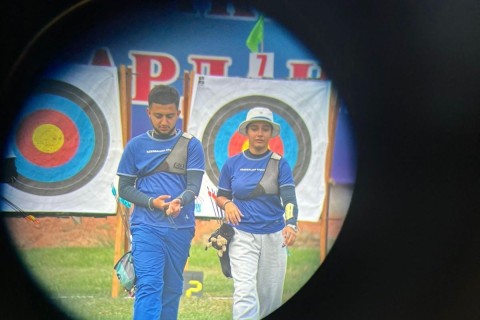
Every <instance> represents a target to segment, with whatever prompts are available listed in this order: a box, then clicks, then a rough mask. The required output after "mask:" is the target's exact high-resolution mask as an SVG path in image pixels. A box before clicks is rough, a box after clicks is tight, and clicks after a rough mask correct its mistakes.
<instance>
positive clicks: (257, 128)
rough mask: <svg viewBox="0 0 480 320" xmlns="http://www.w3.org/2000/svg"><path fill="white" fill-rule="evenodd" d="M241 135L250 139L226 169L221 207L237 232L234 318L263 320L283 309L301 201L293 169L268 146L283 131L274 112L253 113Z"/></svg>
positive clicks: (231, 250) (233, 254)
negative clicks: (283, 298) (288, 252)
mask: <svg viewBox="0 0 480 320" xmlns="http://www.w3.org/2000/svg"><path fill="white" fill-rule="evenodd" d="M238 131H239V133H240V134H242V135H245V136H248V149H247V150H245V151H243V152H241V153H239V154H237V155H234V156H232V157H231V158H229V159H228V160H227V161H226V163H225V165H224V166H223V168H222V170H221V173H220V178H219V182H218V193H217V204H218V205H219V206H220V207H221V208H223V209H224V211H225V220H226V222H227V223H228V224H230V225H232V226H233V227H234V231H235V235H234V236H233V239H232V240H231V241H230V246H229V257H230V266H231V274H232V278H233V281H234V294H233V319H260V318H263V317H265V316H267V315H268V314H269V313H271V312H273V311H274V310H275V309H277V308H278V307H280V306H281V304H282V294H283V284H284V280H285V274H286V267H287V251H286V250H287V248H286V247H287V246H290V245H293V244H294V242H295V239H296V233H297V216H298V209H297V200H296V195H295V183H294V180H293V176H292V171H291V169H290V166H289V165H288V163H287V161H286V160H285V159H284V158H283V157H281V156H280V155H278V154H277V153H275V152H272V151H271V150H269V147H268V143H269V141H270V139H271V138H273V137H275V136H277V135H278V134H279V132H280V126H279V125H278V124H277V123H275V122H274V121H273V114H272V112H271V111H270V110H269V109H267V108H263V107H255V108H253V109H251V110H250V111H249V112H248V113H247V119H246V120H245V121H244V122H242V123H241V124H240V126H239V128H238Z"/></svg>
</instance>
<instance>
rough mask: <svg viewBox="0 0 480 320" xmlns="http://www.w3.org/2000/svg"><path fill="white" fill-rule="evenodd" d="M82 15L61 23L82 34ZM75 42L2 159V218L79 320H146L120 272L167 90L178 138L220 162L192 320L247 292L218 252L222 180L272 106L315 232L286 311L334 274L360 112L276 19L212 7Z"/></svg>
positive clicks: (291, 259) (121, 21)
mask: <svg viewBox="0 0 480 320" xmlns="http://www.w3.org/2000/svg"><path fill="white" fill-rule="evenodd" d="M71 15H75V10H73V11H72V12H69V13H68V14H67V13H65V14H64V16H60V17H59V18H57V20H56V23H57V24H58V23H61V25H62V26H65V25H68V19H69V17H70V16H71ZM96 16H97V18H98V16H101V15H99V14H97V15H96ZM77 20H78V19H75V20H73V21H77ZM72 28H73V29H75V30H76V32H72V35H71V37H69V38H64V39H62V41H61V43H59V44H58V45H57V46H56V47H55V50H52V51H51V53H49V56H48V59H46V61H47V63H45V65H44V66H43V67H42V68H41V70H40V72H39V73H38V74H35V76H34V79H32V83H34V85H32V86H31V88H28V90H27V94H26V96H25V97H22V103H21V107H20V108H19V112H18V114H17V115H16V118H15V121H14V123H13V124H12V130H11V131H10V132H9V135H8V137H7V138H6V141H5V143H4V145H5V149H4V151H3V155H4V156H3V162H4V163H5V166H4V168H5V170H4V173H5V177H4V181H2V186H1V188H2V189H1V191H0V195H1V199H0V200H1V201H0V205H1V208H2V211H3V213H4V215H5V217H6V218H5V222H6V226H7V229H8V230H9V232H10V236H11V239H12V242H13V247H14V248H16V250H17V253H18V255H19V257H20V259H21V260H22V262H23V265H24V268H25V270H26V271H27V273H29V274H30V275H31V276H32V278H33V279H34V280H35V282H36V283H37V284H38V286H39V287H40V288H41V290H42V292H44V295H45V296H46V297H47V298H48V299H49V300H50V301H52V302H53V303H54V304H55V305H57V306H58V307H60V309H61V310H62V311H63V312H64V313H65V314H67V315H69V316H71V317H73V318H77V317H78V318H91V317H92V316H93V315H92V314H89V312H111V311H107V310H103V311H102V310H101V309H102V306H100V305H101V304H102V303H101V302H98V301H99V300H101V301H104V300H106V299H108V300H113V302H111V306H110V307H108V306H107V307H105V308H107V309H108V308H113V309H115V311H114V312H118V314H114V315H113V316H114V318H121V317H124V318H131V315H132V306H133V301H134V299H135V298H132V297H130V296H129V295H128V293H126V292H125V291H124V290H123V289H122V288H121V285H119V284H118V283H116V281H115V279H114V273H113V271H114V269H113V267H114V260H115V261H116V260H118V258H119V257H120V255H121V254H123V253H124V252H126V251H128V250H129V249H130V248H129V247H128V245H129V242H128V238H129V235H127V236H125V235H124V234H123V235H122V232H121V231H118V230H119V228H120V229H121V230H124V229H125V224H123V223H122V222H121V218H122V217H123V215H125V216H129V215H130V214H131V210H132V207H133V206H132V205H131V203H129V202H128V201H125V200H124V199H121V198H119V197H118V190H117V188H118V185H117V184H118V176H117V174H116V173H117V168H118V164H119V161H120V157H121V156H122V152H123V149H124V144H125V143H126V142H128V141H129V140H130V139H132V138H133V137H135V136H138V135H140V134H142V133H144V132H146V131H148V130H151V123H150V120H149V118H148V117H147V115H146V107H147V104H148V92H149V90H150V89H151V88H152V87H153V86H155V85H158V84H167V85H170V86H173V87H174V88H176V89H177V90H178V92H179V93H180V95H181V101H180V110H181V114H180V117H179V119H178V120H177V123H176V127H177V128H178V129H180V130H184V131H187V132H189V133H191V134H192V135H193V136H195V137H196V138H198V139H199V140H200V141H201V142H202V145H203V148H204V153H205V174H204V177H203V180H202V186H201V188H200V191H199V195H198V196H197V197H196V199H195V206H194V208H195V209H194V210H195V217H196V219H195V220H196V223H195V224H196V231H195V237H194V239H193V241H192V248H191V250H190V257H189V258H188V261H187V265H186V267H185V269H184V274H183V277H184V285H183V292H182V297H181V300H180V309H179V315H180V318H182V315H184V316H185V317H187V316H193V317H194V316H195V313H194V312H195V311H194V310H192V309H195V308H199V309H201V307H199V305H201V301H202V300H204V301H206V302H205V303H206V304H208V303H211V301H214V300H215V299H216V300H215V301H221V303H219V305H220V307H219V308H218V311H217V309H216V311H215V312H218V315H212V316H211V317H212V318H213V319H217V318H221V317H222V316H225V315H227V316H228V317H231V313H232V303H233V302H232V295H233V290H234V289H233V283H232V279H231V278H226V277H224V276H223V274H222V270H221V265H220V263H219V259H218V257H217V254H216V253H215V252H214V251H213V250H204V248H205V246H206V244H207V241H208V237H209V236H210V234H211V233H212V232H213V231H214V230H215V229H216V228H218V227H219V224H220V220H221V218H222V212H221V210H220V209H219V208H218V207H217V206H216V205H215V204H214V200H215V197H216V195H215V194H216V192H217V184H218V179H219V174H220V171H221V169H222V167H223V165H224V164H225V162H226V161H227V159H228V158H229V157H231V156H233V155H235V154H238V153H239V152H242V151H244V150H246V149H247V148H248V139H247V138H246V137H245V136H242V135H240V134H239V133H238V131H237V128H238V126H239V124H240V123H241V122H242V121H244V120H245V117H246V115H247V111H248V110H249V109H250V108H253V107H258V106H260V107H267V108H269V109H270V110H271V111H272V112H273V117H274V121H275V122H277V123H278V124H280V126H281V133H280V135H279V136H278V137H275V138H274V139H272V140H271V141H270V144H269V149H270V150H272V151H274V152H276V153H278V154H279V155H281V156H282V157H283V158H284V159H285V160H286V162H287V163H288V165H289V166H290V168H291V170H292V175H293V177H294V181H295V189H296V196H297V202H298V225H299V229H300V230H299V233H298V236H297V240H296V242H295V244H294V245H293V246H291V247H288V267H287V271H286V279H285V285H284V290H283V296H282V303H285V302H287V301H288V300H289V299H290V298H291V297H292V296H294V295H295V294H296V293H297V292H298V291H299V290H300V289H301V288H302V287H303V285H304V284H305V283H307V282H308V281H309V279H310V278H311V276H312V275H313V274H314V273H315V272H316V270H317V269H318V268H319V267H320V266H321V264H322V262H323V261H324V260H325V259H326V258H327V255H328V252H329V250H330V249H331V248H332V246H333V245H334V243H335V240H336V238H337V237H338V235H339V233H340V232H341V228H342V224H343V222H344V220H345V219H346V217H347V213H348V208H349V205H350V200H351V197H352V194H353V189H354V185H355V178H356V157H355V139H354V137H353V134H352V126H351V120H350V117H349V113H348V106H347V105H344V103H343V101H342V97H341V93H340V92H337V89H336V87H335V83H334V82H333V81H332V79H330V78H329V76H328V70H324V68H323V67H322V59H321V57H316V56H315V55H313V54H312V53H311V52H310V51H309V49H308V47H307V46H306V45H305V44H303V43H302V42H301V41H300V40H298V39H297V38H296V37H295V36H294V35H293V34H292V33H291V32H289V31H288V30H287V29H286V28H284V27H283V26H282V25H280V24H279V23H278V22H276V20H275V19H274V18H273V17H269V16H268V15H267V14H264V13H262V12H260V11H258V10H256V9H255V8H251V7H247V6H241V5H238V6H235V5H234V4H231V3H227V4H225V5H223V4H218V3H217V2H215V1H208V0H204V1H192V2H185V1H173V5H170V6H168V7H163V6H160V5H148V6H147V5H145V6H140V5H138V6H136V7H129V10H126V9H125V10H115V14H109V15H105V18H104V19H97V20H96V22H95V23H88V24H87V23H86V22H85V21H83V22H82V25H80V26H76V25H72ZM51 29H55V23H54V24H53V25H52V26H51ZM51 29H50V30H51ZM260 29H261V30H260ZM50 30H49V29H46V30H44V32H45V33H46V34H47V35H48V33H49V31H50ZM78 30H81V31H78ZM44 39H46V38H45V37H44V38H42V37H39V38H38V39H37V41H38V46H42V45H43V44H42V40H43V41H45V40H44ZM26 56H27V57H29V56H28V55H26ZM119 219H120V220H119ZM119 221H120V222H119ZM49 235H50V238H49ZM82 277H83V278H82ZM118 298H122V299H118ZM102 299H103V300H102ZM193 299H196V300H193ZM115 300H117V302H115ZM118 300H121V303H119V302H118ZM208 300H210V302H208ZM192 301H194V302H192ZM194 303H195V304H194ZM197 304H198V306H197ZM120 305H121V306H120ZM196 306H197V307H196ZM199 312H201V310H199ZM216 317H217V318H216Z"/></svg>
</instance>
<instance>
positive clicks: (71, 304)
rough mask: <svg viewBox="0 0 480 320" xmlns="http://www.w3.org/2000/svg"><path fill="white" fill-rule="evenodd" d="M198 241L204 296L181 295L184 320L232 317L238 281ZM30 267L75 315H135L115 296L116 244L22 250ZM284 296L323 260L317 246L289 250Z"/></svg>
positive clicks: (193, 264) (195, 254) (128, 301)
mask: <svg viewBox="0 0 480 320" xmlns="http://www.w3.org/2000/svg"><path fill="white" fill-rule="evenodd" d="M204 249H205V248H204V246H203V245H199V244H197V245H193V246H192V250H191V258H190V259H189V262H188V271H201V272H203V290H202V296H201V297H195V296H191V297H186V296H182V299H181V302H180V311H179V319H195V320H202V319H205V320H207V319H208V320H216V319H231V307H232V299H231V297H232V291H233V282H232V280H231V279H227V278H225V277H224V276H223V274H222V273H221V270H220V264H219V261H218V258H217V256H216V253H215V251H214V250H207V251H205V250H204ZM20 253H21V256H22V259H23V261H24V263H25V267H26V269H27V270H30V271H31V273H32V276H33V277H34V278H35V279H36V280H37V281H38V284H39V286H40V287H41V288H42V289H44V291H45V295H46V296H47V297H49V298H50V299H52V300H53V301H54V302H55V303H56V304H57V305H58V306H59V307H60V308H61V309H63V310H64V311H65V313H67V314H68V315H70V316H71V317H72V318H74V319H102V320H103V319H105V320H109V319H111V320H114V319H115V320H119V319H131V318H132V305H133V299H132V298H130V297H128V295H127V294H126V293H122V294H120V296H119V297H118V298H112V297H111V285H112V275H113V269H112V268H113V247H94V248H91V247H90V248H81V247H78V248H77V247H73V248H72V247H69V248H42V249H29V250H22V251H21V252H20ZM289 253H290V256H289V260H288V269H287V279H286V282H285V290H284V301H286V300H288V299H289V298H290V297H291V296H292V295H294V294H295V293H296V292H297V291H298V290H299V289H300V288H301V287H302V286H303V285H304V284H305V282H306V281H308V279H309V278H310V277H311V276H312V274H313V273H314V272H315V271H316V270H317V268H318V267H319V265H320V257H319V250H318V248H300V247H299V248H296V247H292V248H290V249H289Z"/></svg>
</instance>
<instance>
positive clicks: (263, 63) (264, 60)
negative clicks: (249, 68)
mask: <svg viewBox="0 0 480 320" xmlns="http://www.w3.org/2000/svg"><path fill="white" fill-rule="evenodd" d="M257 59H259V60H260V68H259V69H258V76H259V77H263V76H264V75H265V66H266V65H267V56H266V55H265V54H261V53H260V54H257Z"/></svg>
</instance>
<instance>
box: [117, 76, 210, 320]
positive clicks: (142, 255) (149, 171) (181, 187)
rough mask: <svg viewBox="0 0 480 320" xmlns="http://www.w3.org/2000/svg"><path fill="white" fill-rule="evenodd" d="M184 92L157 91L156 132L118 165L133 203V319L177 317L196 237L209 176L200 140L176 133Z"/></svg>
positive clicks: (151, 108) (135, 141) (153, 95)
mask: <svg viewBox="0 0 480 320" xmlns="http://www.w3.org/2000/svg"><path fill="white" fill-rule="evenodd" d="M179 100H180V98H179V94H178V92H177V90H176V89H175V88H173V87H170V86H165V85H159V86H156V87H154V88H153V89H152V90H151V91H150V93H149V96H148V107H147V115H148V117H149V118H150V121H151V123H152V127H153V129H152V130H149V131H147V132H145V133H143V134H140V135H138V136H136V137H133V138H132V139H131V140H130V141H129V142H128V144H127V145H126V147H125V150H124V153H123V155H122V158H121V160H120V164H119V166H118V171H117V174H118V176H119V195H120V197H122V198H124V199H126V200H128V201H130V202H132V203H133V204H134V209H133V212H132V216H131V218H130V224H131V228H130V229H131V233H132V255H133V262H134V265H135V273H136V277H137V282H136V291H135V303H134V306H133V318H134V319H137V320H140V319H148V320H150V319H166V320H167V319H168V320H171V319H176V318H177V316H178V307H179V302H180V297H181V295H182V290H183V270H184V267H185V264H186V261H187V258H188V255H189V250H190V244H191V241H192V239H193V236H194V233H195V216H194V207H195V201H194V200H195V197H196V196H197V195H198V193H199V191H200V185H201V182H202V177H203V174H204V172H205V159H204V153H203V148H202V145H201V143H200V141H199V140H198V139H197V138H195V137H193V136H192V135H190V134H188V133H185V132H182V131H181V130H178V129H176V127H175V125H176V122H177V119H178V116H179V115H180V110H179V109H178V107H179Z"/></svg>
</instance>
